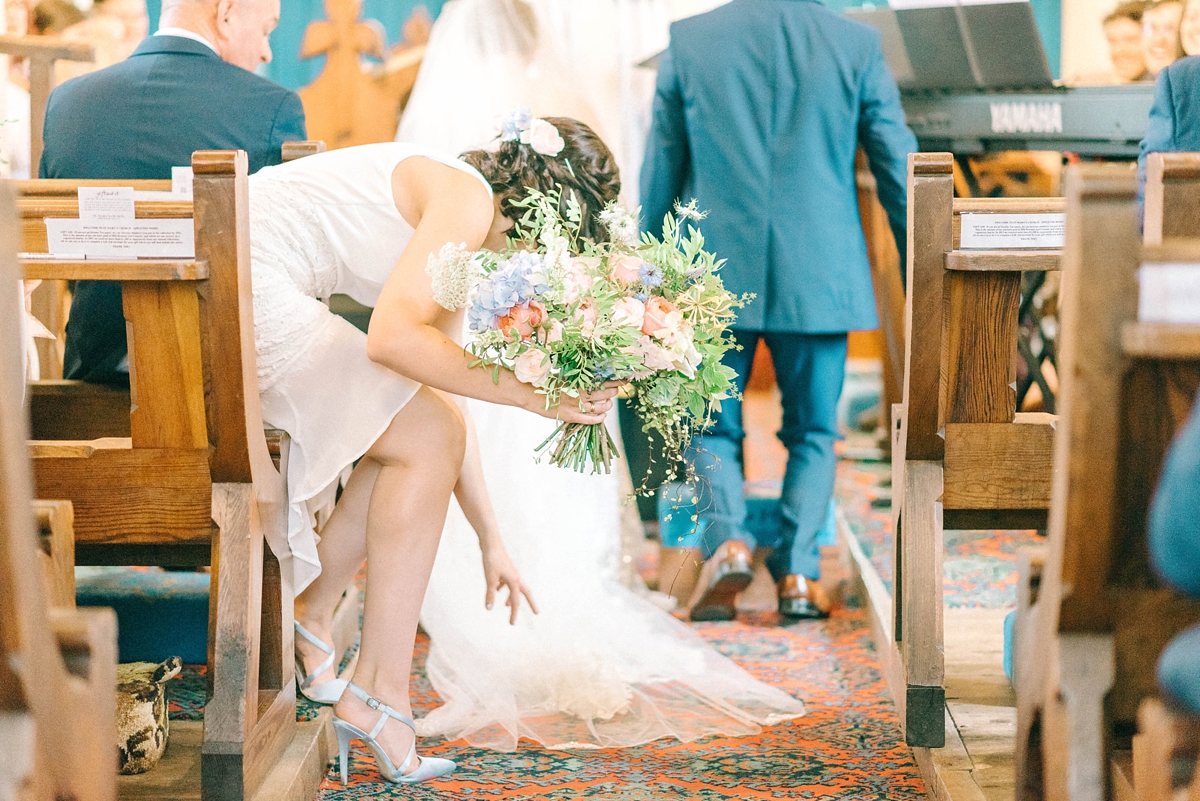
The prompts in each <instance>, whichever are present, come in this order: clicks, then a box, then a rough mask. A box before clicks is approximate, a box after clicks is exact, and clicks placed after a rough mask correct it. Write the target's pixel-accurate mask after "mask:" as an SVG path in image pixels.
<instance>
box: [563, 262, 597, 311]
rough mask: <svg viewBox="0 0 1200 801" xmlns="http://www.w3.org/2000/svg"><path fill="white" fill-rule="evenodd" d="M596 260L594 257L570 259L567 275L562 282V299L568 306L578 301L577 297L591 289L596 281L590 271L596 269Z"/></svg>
mask: <svg viewBox="0 0 1200 801" xmlns="http://www.w3.org/2000/svg"><path fill="white" fill-rule="evenodd" d="M597 264H598V260H597V259H595V258H594V257H590V256H587V257H577V258H574V259H571V263H570V265H569V266H568V267H567V274H566V277H565V278H564V280H563V289H564V297H563V300H565V301H566V302H567V303H568V304H571V303H574V302H575V301H577V300H579V297H580V296H581V295H582V294H583V293H585V292H587V291H588V290H589V289H591V288H592V285H593V284H594V283H596V279H595V278H593V277H592V271H593V270H595V269H596V266H597Z"/></svg>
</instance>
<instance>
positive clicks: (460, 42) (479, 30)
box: [399, 0, 804, 750]
mask: <svg viewBox="0 0 1200 801" xmlns="http://www.w3.org/2000/svg"><path fill="white" fill-rule="evenodd" d="M522 5H524V4H522V3H517V2H513V1H512V0H452V2H451V3H448V4H447V6H446V8H445V10H444V11H443V15H442V16H441V17H439V18H438V21H437V23H436V24H435V26H434V32H433V38H432V39H431V41H430V44H429V50H428V52H427V56H426V61H425V63H424V65H423V66H422V72H421V76H420V79H419V80H418V83H417V86H416V88H415V89H414V92H413V98H412V101H411V102H410V104H409V106H408V110H407V111H406V113H405V117H404V119H403V120H402V122H401V126H400V134H399V135H400V137H401V138H403V139H405V140H406V141H410V142H416V143H420V144H422V145H426V146H433V147H438V148H439V149H445V150H450V151H452V152H457V151H458V150H461V149H465V148H466V147H470V146H474V145H478V144H481V143H484V142H486V141H487V140H488V139H492V138H493V137H494V136H495V134H494V132H493V130H492V129H493V122H492V121H493V119H494V117H495V116H496V115H499V114H502V113H504V112H506V111H509V110H510V109H511V106H508V107H505V106H503V105H501V104H504V103H509V102H514V103H516V104H524V105H528V106H532V107H533V108H534V109H535V111H536V110H538V109H550V108H554V109H557V108H563V107H569V108H574V109H580V110H581V112H582V113H584V114H587V113H588V112H589V111H590V110H592V109H591V108H589V103H592V102H593V101H595V100H596V97H598V95H596V94H594V93H588V92H587V87H589V86H590V85H591V83H592V82H593V81H594V80H596V78H597V76H596V75H595V74H592V75H589V76H578V75H576V73H575V72H574V71H572V69H571V63H570V62H566V61H562V60H559V59H558V58H557V57H556V55H555V53H556V52H557V50H556V48H551V47H549V44H550V43H553V42H555V41H557V40H558V38H560V37H557V36H555V35H554V34H553V33H552V26H553V24H554V22H555V21H554V19H553V18H552V16H553V15H550V16H542V17H541V18H540V19H535V18H534V17H530V16H529V15H528V14H522V13H517V12H516V11H515V9H517V8H520V7H521V6H522ZM546 5H547V3H540V4H530V5H529V6H527V7H526V10H527V11H532V10H533V9H536V8H544V7H545V6H546ZM549 5H555V4H554V3H549ZM557 5H558V6H559V8H558V12H559V13H561V14H566V15H570V14H573V13H576V11H575V10H576V9H578V12H577V13H578V14H579V15H582V17H584V18H586V21H587V22H588V23H589V25H591V26H592V28H593V29H595V28H596V27H597V20H596V19H595V18H594V17H595V16H596V15H597V14H598V13H599V12H598V8H597V7H598V6H599V5H601V4H600V3H597V4H594V5H593V4H592V3H587V4H580V3H578V2H577V0H564V2H561V3H558V4H557ZM583 6H586V7H587V8H586V9H584V8H583ZM535 16H536V15H535ZM539 32H540V35H539ZM597 35H600V34H599V33H598V34H597ZM481 41H483V42H484V43H483V44H481ZM603 41H604V40H599V42H600V45H599V46H600V48H601V49H603ZM485 45H486V46H485ZM543 45H545V46H543ZM595 47H596V46H595V45H594V46H593V50H594V49H595ZM572 52H573V53H576V55H578V51H577V50H573V51H572ZM577 61H578V62H579V63H589V61H588V59H587V58H586V54H584V55H582V56H579V58H578V59H577ZM528 75H533V76H535V78H536V80H535V79H530V78H527V77H526V78H523V77H522V76H528ZM613 77H614V80H615V70H614V71H613ZM587 122H589V123H592V122H598V121H594V120H592V119H588V120H587ZM608 122H609V124H610V126H611V125H613V123H614V122H616V121H614V120H611V119H610V120H608ZM511 146H512V145H511V144H506V145H501V153H503V152H504V149H505V148H508V147H511ZM485 172H486V170H485ZM493 187H494V188H495V189H496V190H497V194H501V193H502V192H503V191H505V190H504V189H502V188H501V187H499V186H497V185H495V184H494V185H493ZM619 191H620V183H619V180H618V178H617V176H616V175H611V176H606V184H605V186H604V187H603V191H602V193H601V194H602V195H603V196H604V197H605V199H611V198H615V197H616V196H617V194H618V193H619ZM468 405H469V408H470V412H471V416H472V417H473V419H474V421H475V428H476V431H477V436H478V442H479V450H480V453H481V458H482V463H483V472H484V474H485V475H486V478H487V484H488V488H489V490H490V495H491V497H492V498H493V500H494V503H495V511H496V516H495V518H494V519H490V520H489V521H488V523H487V525H490V526H498V528H497V529H495V530H493V529H492V528H488V529H486V531H487V535H486V536H485V537H484V538H483V539H481V540H480V541H481V542H482V541H494V540H497V539H499V536H500V535H503V538H504V541H505V542H506V543H507V544H508V546H509V547H510V548H511V549H512V553H513V558H514V560H515V561H516V563H517V564H518V565H519V566H520V568H521V572H522V574H523V577H524V579H525V580H526V581H527V582H528V584H529V585H530V586H531V587H533V589H534V590H535V592H536V594H537V598H538V601H539V604H540V614H539V615H538V616H537V617H531V616H525V617H523V618H521V619H519V620H517V622H516V625H515V626H509V625H508V622H509V621H508V616H504V615H499V614H495V613H493V614H489V613H488V612H487V610H486V609H485V608H484V605H483V604H481V603H480V602H479V601H480V598H479V595H480V593H479V588H480V585H481V584H483V583H484V581H485V580H486V579H488V578H489V577H488V576H486V575H484V571H482V570H481V569H480V566H479V561H480V560H479V548H478V546H477V545H476V544H475V541H476V537H475V535H474V533H473V531H472V529H473V528H474V529H475V530H476V531H478V525H476V523H477V522H478V521H477V520H476V519H475V518H474V517H473V516H472V515H470V514H464V512H466V511H468V510H467V509H466V508H465V507H463V509H462V510H460V509H459V508H458V507H457V506H455V507H452V508H451V511H450V516H449V519H448V520H447V523H446V528H445V532H444V533H443V535H442V544H441V548H440V550H439V552H438V556H437V563H436V565H435V567H434V572H433V577H432V580H431V583H430V586H429V590H428V592H427V594H426V597H425V605H424V608H423V610H422V612H421V622H422V625H423V626H424V628H425V629H426V630H427V631H428V632H429V635H430V638H431V640H432V643H431V647H430V653H429V662H428V673H429V678H430V680H431V682H432V683H433V686H434V688H435V689H436V690H437V692H438V694H439V695H440V696H441V697H442V699H443V700H444V701H445V705H444V706H442V707H440V708H438V709H436V710H434V711H433V712H432V713H430V714H429V715H428V716H427V717H425V718H424V719H422V720H421V721H419V723H418V729H419V731H420V732H421V734H422V735H435V734H436V735H443V736H445V737H446V738H447V739H451V740H453V739H459V738H462V739H465V740H466V741H467V742H469V743H471V744H473V745H477V746H481V747H487V748H494V749H499V750H513V749H515V748H516V747H517V743H518V740H519V739H520V738H522V737H525V738H528V739H531V740H534V741H536V742H539V743H541V744H543V745H546V746H549V747H619V746H633V745H638V744H641V743H645V742H648V741H651V740H654V739H657V738H660V737H675V738H678V739H679V740H682V741H685V742H686V741H691V740H694V739H697V738H699V737H703V736H706V735H710V734H725V735H746V734H752V733H755V732H757V731H758V730H759V725H761V724H767V723H773V722H776V721H779V720H782V719H786V718H792V717H797V716H799V715H802V714H803V713H804V707H803V705H802V704H801V703H800V702H799V701H797V700H796V699H794V698H792V697H791V696H790V695H788V694H786V693H784V692H782V691H781V690H779V689H776V688H773V687H769V686H767V685H766V684H763V683H761V682H759V681H757V680H755V679H754V678H753V677H752V676H750V675H749V674H748V673H746V672H745V671H743V670H742V669H741V668H739V667H737V666H736V665H735V664H734V663H733V662H732V661H730V660H729V659H726V658H725V657H723V656H721V655H720V654H718V653H717V652H716V651H715V650H713V649H712V648H711V647H710V646H709V645H708V644H707V643H706V642H705V641H704V640H702V639H701V638H700V637H699V636H697V635H696V634H695V632H693V631H692V630H691V629H690V628H689V627H687V626H686V625H684V624H682V623H680V622H679V621H677V620H675V619H674V618H672V617H671V616H670V615H668V614H667V613H665V612H663V611H662V610H660V609H659V608H658V607H656V606H654V605H653V604H652V603H650V602H649V601H647V600H645V599H644V598H643V597H641V596H639V595H637V594H635V593H633V592H631V591H630V590H628V589H626V588H625V587H624V586H622V585H621V583H620V582H619V580H618V574H619V570H620V567H621V566H620V559H621V547H620V539H621V520H620V518H621V503H622V495H623V494H625V491H623V490H622V484H621V481H620V480H619V479H618V477H617V475H615V474H614V475H611V476H609V475H601V476H590V475H588V476H585V475H579V474H576V473H572V472H571V471H569V470H565V469H562V468H558V467H553V466H549V465H540V464H537V463H536V462H535V461H534V457H533V451H534V448H535V447H536V446H537V445H538V443H540V442H542V441H543V440H544V439H546V437H547V436H549V434H550V433H551V431H552V430H553V427H554V425H553V423H552V422H550V421H547V420H541V419H538V418H535V417H534V416H532V415H527V414H521V413H519V412H517V411H514V410H510V409H506V408H501V407H498V406H495V405H488V404H482V403H476V402H470V403H469V404H468ZM614 434H615V432H614ZM618 469H625V467H624V465H623V464H619V465H618ZM626 486H628V483H627V484H626ZM494 520H498V521H499V522H498V523H495V522H493V521H494ZM494 586H495V585H494V582H489V591H490V588H491V587H494Z"/></svg>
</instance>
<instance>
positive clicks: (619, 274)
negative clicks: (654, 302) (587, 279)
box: [608, 255, 645, 284]
mask: <svg viewBox="0 0 1200 801" xmlns="http://www.w3.org/2000/svg"><path fill="white" fill-rule="evenodd" d="M643 264H645V262H644V261H642V260H641V259H639V258H638V257H637V256H628V255H626V256H617V257H616V258H614V259H612V260H611V261H609V263H608V266H609V267H611V268H612V274H613V278H615V279H617V280H618V281H620V282H621V283H622V284H633V283H636V282H638V281H640V280H642V265H643Z"/></svg>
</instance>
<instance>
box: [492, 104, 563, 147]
mask: <svg viewBox="0 0 1200 801" xmlns="http://www.w3.org/2000/svg"><path fill="white" fill-rule="evenodd" d="M496 129H497V131H498V133H499V137H500V141H501V142H520V143H521V144H523V145H529V146H530V147H532V148H533V150H534V152H535V153H540V154H542V155H543V156H550V157H551V158H553V157H554V156H557V155H558V154H559V153H561V152H562V150H563V148H564V147H566V146H567V143H566V142H565V141H564V140H563V138H562V134H560V133H559V132H558V129H557V128H555V127H554V126H553V125H551V124H550V123H548V122H546V121H545V120H543V119H541V118H539V117H534V116H533V112H531V111H530V110H529V109H528V108H524V107H523V108H519V109H517V110H516V111H510V112H509V113H508V114H505V115H503V116H502V117H500V118H499V119H498V120H497V121H496Z"/></svg>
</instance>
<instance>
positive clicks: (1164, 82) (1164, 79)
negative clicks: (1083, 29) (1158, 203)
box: [1138, 12, 1200, 200]
mask: <svg viewBox="0 0 1200 801" xmlns="http://www.w3.org/2000/svg"><path fill="white" fill-rule="evenodd" d="M1148 13H1149V12H1147V14H1148ZM1147 59H1149V55H1147ZM1196 120H1200V58H1184V59H1180V60H1179V61H1176V62H1175V63H1174V64H1172V65H1171V66H1169V67H1167V68H1166V69H1164V70H1163V71H1162V72H1160V73H1159V75H1158V81H1157V83H1156V84H1155V87H1154V104H1153V105H1152V106H1151V107H1150V121H1149V122H1148V123H1147V124H1146V134H1145V137H1144V138H1143V139H1142V148H1141V155H1139V156H1138V198H1139V200H1140V199H1141V197H1142V194H1143V192H1144V190H1145V185H1146V157H1147V156H1149V155H1150V154H1151V153H1191V152H1195V151H1200V125H1197V124H1196Z"/></svg>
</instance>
